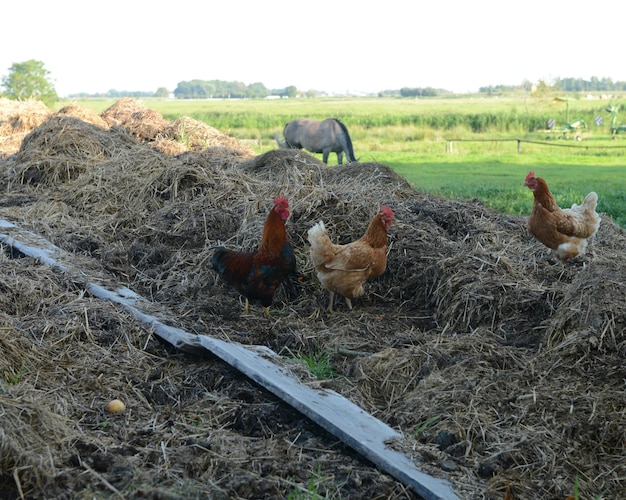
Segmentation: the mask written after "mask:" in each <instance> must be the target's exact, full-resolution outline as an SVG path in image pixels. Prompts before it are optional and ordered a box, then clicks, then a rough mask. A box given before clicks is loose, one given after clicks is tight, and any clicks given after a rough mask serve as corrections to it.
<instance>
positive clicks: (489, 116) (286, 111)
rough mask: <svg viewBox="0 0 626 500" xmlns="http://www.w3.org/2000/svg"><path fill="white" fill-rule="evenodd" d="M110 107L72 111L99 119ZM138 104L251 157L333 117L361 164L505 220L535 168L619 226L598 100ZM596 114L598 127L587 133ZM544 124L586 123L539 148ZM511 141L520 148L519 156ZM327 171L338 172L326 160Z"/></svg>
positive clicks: (624, 143)
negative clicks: (299, 125) (230, 142)
mask: <svg viewBox="0 0 626 500" xmlns="http://www.w3.org/2000/svg"><path fill="white" fill-rule="evenodd" d="M621 101H623V99H618V100H617V101H616V103H620V102H621ZM114 102H115V100H85V101H79V102H78V104H80V105H82V106H86V107H90V108H92V109H94V110H96V111H98V112H102V111H104V110H105V109H106V108H108V107H109V106H111V105H112V104H113V103H114ZM142 102H143V104H144V105H145V106H147V107H149V108H151V109H154V110H156V111H158V112H159V113H161V114H162V115H163V116H164V117H165V118H167V119H168V120H174V119H176V118H178V117H180V116H189V117H191V118H195V119H197V120H200V121H203V122H205V123H208V124H209V125H211V126H213V127H215V128H217V129H218V130H220V131H222V132H224V133H226V134H229V135H231V136H233V137H236V138H237V139H241V140H246V141H250V142H249V144H251V145H252V147H253V148H254V149H255V151H257V152H258V153H263V152H265V151H268V150H271V149H274V148H276V147H277V146H276V142H275V140H274V136H275V134H280V133H281V132H282V128H283V126H284V124H285V123H286V122H288V121H290V120H292V119H294V118H299V117H311V118H318V119H321V118H326V117H331V116H332V117H336V118H339V119H341V120H342V121H343V122H344V123H345V124H346V126H347V127H348V130H349V131H350V135H351V137H352V142H353V144H354V149H355V154H356V156H357V158H359V161H361V162H370V161H376V162H379V163H382V164H385V165H388V166H390V167H392V168H393V169H394V170H395V171H397V172H398V173H399V174H401V175H402V176H404V177H405V178H406V179H407V180H408V181H409V182H410V183H411V184H412V185H413V186H415V187H416V188H417V189H419V190H422V191H426V192H430V193H433V194H440V195H444V196H446V197H451V198H468V199H471V198H478V199H480V200H482V201H483V202H484V203H485V204H486V205H488V206H490V207H492V208H494V209H496V210H499V211H502V212H505V213H513V214H527V213H529V212H530V209H531V205H532V193H531V192H530V190H528V189H526V188H524V186H523V184H524V177H525V176H526V174H527V173H528V171H529V170H534V171H535V172H536V173H537V175H540V176H542V177H544V178H545V179H546V180H547V181H548V184H549V185H550V188H551V189H552V191H553V193H554V195H555V197H556V199H557V202H558V203H559V204H560V205H561V206H569V205H571V204H572V203H579V202H580V201H582V199H583V198H584V196H585V194H586V193H587V192H589V191H591V190H595V191H596V192H597V193H598V196H599V203H598V209H599V211H601V212H603V213H606V214H608V215H610V216H611V217H612V218H613V219H614V220H615V221H616V222H617V223H619V224H620V225H622V226H623V227H626V135H625V136H622V137H620V138H618V140H613V139H612V137H611V135H610V132H609V127H608V124H609V116H608V113H607V112H606V108H607V107H608V106H609V104H610V103H609V102H607V101H602V100H600V99H593V100H588V99H573V98H572V99H571V100H570V101H569V103H568V105H567V109H566V107H565V106H564V105H563V103H562V102H561V103H558V102H553V100H552V99H535V98H532V97H527V96H520V97H510V98H499V99H497V98H482V97H481V98H479V97H463V98H456V99H454V98H433V99H399V98H366V99H362V98H353V99H347V98H343V99H282V100H207V101H178V100H150V99H148V100H144V101H142ZM64 104H65V103H59V107H61V106H62V105H64ZM597 116H601V117H602V118H603V124H602V125H601V126H596V125H595V118H596V117H597ZM624 116H625V117H626V113H624ZM549 117H552V118H554V119H555V120H556V121H557V128H558V127H560V126H561V125H560V124H563V123H565V120H566V118H569V120H570V122H571V121H573V120H577V119H582V120H584V121H585V122H586V123H587V124H588V129H587V130H585V131H583V132H582V137H583V140H582V141H580V142H577V141H573V140H563V139H554V138H551V140H546V138H547V136H548V134H546V132H545V131H544V130H542V128H543V127H544V125H543V124H545V122H546V121H547V119H548V118H549ZM625 121H626V118H625ZM517 139H521V140H522V141H523V142H521V143H520V148H521V149H520V152H519V153H518V142H517ZM317 156H318V157H319V158H320V159H321V155H317ZM330 164H331V165H333V164H336V156H335V155H334V154H333V155H331V158H330Z"/></svg>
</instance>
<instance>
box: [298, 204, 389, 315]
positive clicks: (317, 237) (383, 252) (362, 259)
mask: <svg viewBox="0 0 626 500" xmlns="http://www.w3.org/2000/svg"><path fill="white" fill-rule="evenodd" d="M393 219H394V215H393V212H392V211H391V209H390V208H389V207H386V206H382V207H380V212H378V214H376V215H375V216H374V218H373V219H372V221H371V222H370V224H369V227H368V228H367V231H365V234H364V235H363V236H362V237H361V239H359V240H357V241H354V242H352V243H348V244H347V245H335V244H333V243H332V242H331V241H330V238H329V237H328V233H327V232H326V228H325V227H324V222H322V221H320V222H318V223H317V224H315V225H314V226H313V227H312V228H311V229H309V232H308V240H309V243H310V245H311V260H312V261H313V264H314V265H315V269H316V270H317V277H318V279H319V280H320V283H321V284H322V287H324V288H325V289H326V290H328V292H329V294H330V304H329V306H328V310H329V311H331V312H332V311H333V301H334V298H335V294H339V295H342V296H343V297H344V298H345V299H346V305H347V306H348V309H352V302H351V299H353V298H355V297H360V296H361V295H363V294H364V293H365V291H364V289H363V284H364V283H365V282H366V281H367V280H369V279H373V278H376V277H377V276H380V275H381V274H383V273H384V272H385V269H386V268H387V228H388V227H389V226H391V223H392V222H393Z"/></svg>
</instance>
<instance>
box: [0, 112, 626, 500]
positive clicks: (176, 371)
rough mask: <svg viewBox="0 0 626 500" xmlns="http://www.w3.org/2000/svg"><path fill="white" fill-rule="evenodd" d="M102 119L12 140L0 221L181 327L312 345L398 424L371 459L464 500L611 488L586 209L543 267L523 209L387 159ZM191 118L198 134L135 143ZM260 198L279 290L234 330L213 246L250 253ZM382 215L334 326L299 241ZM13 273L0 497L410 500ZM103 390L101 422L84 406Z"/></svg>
mask: <svg viewBox="0 0 626 500" xmlns="http://www.w3.org/2000/svg"><path fill="white" fill-rule="evenodd" d="M118 105H119V106H118V108H119V109H112V110H108V111H107V112H105V113H103V114H102V117H101V118H102V119H103V120H104V121H105V122H106V123H107V125H108V126H105V127H103V126H101V125H97V124H94V123H93V120H83V119H81V118H78V117H77V116H76V115H75V114H72V115H71V116H69V114H61V113H59V114H56V115H54V116H50V117H48V119H47V120H45V121H42V122H40V123H39V125H38V126H36V127H35V128H33V129H32V131H31V132H30V134H29V135H27V136H26V137H25V138H23V141H22V142H21V147H20V149H19V151H16V152H14V153H15V154H11V155H10V156H8V157H7V158H5V159H4V160H2V161H1V162H0V167H2V168H1V169H0V182H1V185H2V187H3V192H4V193H5V195H4V197H3V202H2V203H1V204H0V217H2V218H4V219H8V220H9V221H11V222H14V223H17V224H19V225H21V226H23V227H26V228H28V229H31V230H33V231H35V232H37V233H39V234H41V235H43V236H44V237H46V238H47V239H49V240H51V241H52V242H53V243H55V244H56V245H58V246H60V247H61V248H63V249H65V250H67V251H69V252H73V253H74V254H75V258H76V266H77V267H78V268H80V269H85V270H88V271H85V273H86V274H87V275H101V276H102V279H111V278H107V276H112V278H113V279H114V280H115V281H116V282H118V283H121V284H123V285H126V286H129V287H130V288H132V289H134V290H135V291H137V292H138V293H140V294H142V295H143V296H145V297H147V298H150V299H151V300H152V301H153V303H154V307H155V310H157V311H159V312H160V313H161V314H162V315H163V316H164V317H166V318H169V319H170V321H171V322H172V323H173V324H175V325H176V326H179V327H181V328H184V329H185V330H187V331H192V332H197V333H202V334H208V335H212V336H215V337H219V338H223V339H228V340H231V341H237V342H241V343H246V344H263V345H267V346H269V347H271V348H272V349H274V350H275V351H277V352H279V353H281V354H282V355H283V356H285V358H289V359H291V358H294V357H297V356H298V355H300V356H315V355H322V354H330V357H331V362H332V365H333V368H334V369H335V371H336V372H337V373H338V374H339V375H340V376H339V377H336V378H334V379H332V380H328V381H322V382H319V381H316V382H314V383H318V384H320V383H321V384H323V385H328V386H329V387H332V388H333V389H334V390H337V391H339V392H342V393H343V394H344V395H345V396H346V397H348V398H350V399H351V400H353V401H354V402H356V403H357V404H359V405H360V406H361V407H363V408H364V409H366V410H367V411H369V412H371V413H372V414H374V415H375V416H377V417H378V418H380V419H382V420H384V421H386V422H387V423H389V424H390V425H392V426H394V427H396V428H398V429H399V430H401V431H402V432H404V433H405V435H406V439H403V440H402V441H400V442H396V443H392V444H391V445H392V446H394V447H397V448H398V449H401V450H402V451H403V452H404V453H406V454H407V455H409V456H411V457H412V458H413V459H414V460H415V461H416V462H417V463H418V464H419V465H420V467H422V468H423V469H424V470H425V471H426V472H428V473H430V474H432V475H435V476H438V477H443V478H446V479H448V480H449V481H450V482H451V483H452V484H453V487H454V488H455V489H456V490H457V491H458V493H459V496H460V497H461V498H494V499H495V498H498V499H500V498H503V497H504V495H505V492H507V491H508V492H509V495H510V498H515V499H526V498H528V499H531V498H565V497H566V496H568V495H573V493H574V489H575V484H576V483H577V484H578V491H579V495H580V498H593V497H595V496H597V495H600V494H603V495H604V497H605V498H616V497H617V496H618V492H621V491H623V489H624V486H625V484H624V481H625V479H624V478H625V477H626V470H625V465H624V459H623V457H624V454H625V450H624V449H625V447H626V442H625V438H624V436H625V435H626V434H625V430H626V414H625V413H624V412H625V411H626V410H625V405H624V380H626V366H625V364H624V357H625V356H626V339H625V333H624V332H625V331H626V291H625V290H624V287H623V283H624V282H625V281H626V257H625V255H624V247H625V245H626V234H625V233H624V231H623V230H622V229H621V228H620V227H618V226H617V225H615V224H614V223H613V222H612V221H611V220H610V219H609V218H608V217H606V216H605V217H603V221H602V225H601V227H600V231H599V232H598V235H597V237H596V240H595V241H594V242H593V243H592V245H591V246H590V249H589V252H588V254H587V256H586V257H585V258H583V259H578V260H576V261H574V262H571V263H568V264H566V265H563V264H560V263H558V262H556V261H554V260H553V259H552V257H551V256H550V254H549V253H548V252H547V251H546V249H545V248H544V247H542V246H541V245H540V244H538V243H536V242H535V241H534V240H533V239H532V238H531V237H530V236H529V234H528V233H527V231H526V228H525V218H523V217H515V216H506V215H502V214H500V213H497V212H494V211H492V210H490V209H488V208H486V207H485V206H484V205H482V204H481V203H480V202H479V201H477V200H473V201H460V200H445V199H440V198H437V197H433V196H430V195H427V194H424V193H421V192H419V191H416V190H415V189H413V188H412V187H411V186H409V185H408V184H407V183H406V182H405V181H404V180H403V179H402V178H400V177H398V176H397V175H395V174H394V173H393V172H392V171H391V170H390V169H389V168H388V167H386V166H384V165H380V164H376V163H363V164H352V165H346V166H338V167H330V168H329V167H327V166H326V165H324V164H323V163H321V162H320V161H318V160H316V159H315V158H313V157H311V156H310V155H308V154H306V153H303V152H300V151H292V150H277V151H272V152H269V153H266V154H264V155H261V156H255V155H254V154H252V152H250V151H249V150H248V149H247V148H246V147H244V146H241V145H240V144H238V143H237V142H236V141H234V140H233V139H232V138H230V137H226V136H221V135H219V133H214V132H215V131H214V129H213V130H211V129H210V128H206V127H204V126H203V125H194V127H192V126H191V125H192V123H191V122H189V121H188V120H189V119H185V120H181V122H179V123H178V124H177V125H175V124H173V123H164V121H163V120H162V118H158V117H157V118H156V119H155V117H154V115H153V114H152V113H147V112H145V110H141V109H137V108H140V106H139V105H138V104H137V103H136V102H134V103H133V102H130V101H125V102H122V103H118ZM133 107H134V108H135V109H134V111H133ZM124 110H125V111H124ZM0 116H3V115H2V114H1V113H0ZM133 116H134V118H133ZM129 117H130V118H129ZM132 120H137V122H142V123H134V124H131V123H132ZM196 128H197V130H200V131H202V132H201V133H202V134H203V136H204V137H205V139H206V140H208V137H209V136H210V135H211V134H214V137H215V138H217V139H218V141H214V138H211V139H210V140H211V141H212V142H210V143H204V142H203V140H205V139H200V140H198V141H195V140H193V141H192V140H185V141H182V142H184V144H183V146H184V147H183V148H182V149H179V150H178V151H177V152H176V153H174V154H168V153H167V152H165V151H163V150H159V149H158V148H155V147H154V142H155V141H156V140H158V138H159V137H160V138H167V139H168V140H174V139H172V138H173V137H178V139H177V141H178V142H179V143H181V136H184V135H185V134H188V133H189V132H190V131H191V130H196ZM172 130H178V131H179V132H178V135H176V133H174V132H172ZM181 130H184V131H185V132H184V134H182V133H181V132H180V131H181ZM220 137H221V138H223V139H224V140H223V142H221V143H220V142H219V139H220ZM525 173H526V172H520V179H521V178H523V176H524V175H525ZM520 184H521V182H520ZM277 194H282V195H285V196H286V197H287V198H288V199H289V201H290V203H291V205H292V216H291V218H290V220H289V222H288V231H289V233H290V235H291V238H292V240H293V243H294V246H295V248H296V257H297V263H298V270H299V272H300V277H299V279H297V280H296V279H294V280H292V281H289V282H287V283H285V285H284V286H283V287H282V288H281V289H280V290H279V293H278V294H277V295H276V297H275V303H274V305H273V307H272V309H271V311H272V316H271V317H270V319H265V318H264V317H263V316H262V310H261V308H255V307H253V312H254V316H253V317H252V318H246V317H242V316H241V315H240V313H241V310H242V302H241V299H240V297H238V295H237V294H236V293H235V292H234V291H233V290H232V289H230V288H228V287H227V286H225V285H224V284H223V283H221V281H220V280H219V279H217V278H216V276H215V273H214V272H213V271H212V270H211V269H210V266H209V264H208V260H209V257H210V254H211V250H210V247H211V246H213V245H215V244H226V245H228V246H231V247H234V248H241V249H251V248H253V247H254V246H255V245H256V244H257V243H258V241H259V239H260V235H261V231H262V226H263V222H264V219H265V216H266V214H267V211H268V210H269V208H270V204H271V199H272V198H273V197H274V196H276V195H277ZM520 195H522V188H521V187H520ZM380 204H386V205H389V206H390V207H391V208H392V209H393V210H394V212H395V214H396V222H395V223H394V225H393V226H392V228H391V230H390V251H389V259H388V270H387V272H386V273H385V274H384V275H383V276H381V277H380V278H378V279H377V280H375V281H373V282H371V283H370V284H369V285H368V287H367V293H366V296H365V297H363V298H360V299H358V300H355V301H353V304H354V310H353V311H351V312H349V311H347V310H346V309H345V308H344V307H342V305H341V304H340V303H339V302H338V304H337V309H338V310H337V312H336V313H334V314H332V315H329V314H328V313H327V311H326V309H325V308H326V306H327V301H328V296H327V295H326V294H325V293H324V292H323V291H322V290H321V289H320V287H319V284H318V282H317V279H316V277H315V275H314V272H313V269H312V267H311V265H310V263H309V260H308V255H307V252H308V249H307V245H306V232H307V230H308V228H309V227H310V226H311V225H312V224H313V223H315V222H317V221H318V220H320V219H323V220H324V221H325V223H326V225H327V227H328V228H329V231H330V233H331V237H332V238H333V239H334V240H335V241H338V242H341V243H345V242H348V241H350V240H353V239H355V238H358V237H360V236H361V234H362V233H363V231H364V230H365V228H366V227H367V224H368V222H369V220H370V218H371V217H372V216H373V215H374V213H375V212H376V210H377V209H378V207H379V205H380ZM529 208H530V201H529ZM18 257H19V255H14V254H11V252H9V251H7V252H5V253H4V254H3V255H2V258H0V268H2V276H3V280H2V284H1V286H2V294H0V328H1V332H0V344H1V349H2V352H3V356H2V358H1V359H0V374H2V378H1V379H0V380H1V382H0V411H1V412H2V414H3V425H2V428H1V430H0V451H1V453H0V456H2V462H1V463H2V470H1V471H0V489H2V491H7V492H10V495H9V496H8V497H10V498H19V497H20V495H23V496H24V497H29V498H44V497H46V498H49V497H55V496H62V495H63V494H64V493H65V492H67V491H74V492H77V493H78V492H80V494H81V495H90V496H98V495H100V496H102V495H108V494H111V493H114V494H116V495H118V496H123V497H130V496H142V495H147V496H153V497H155V498H189V497H192V498H199V497H203V496H204V497H207V496H208V497H215V498H286V497H287V496H288V495H289V494H294V492H299V493H307V492H308V493H310V492H311V490H312V489H314V490H315V491H316V492H317V493H318V494H320V495H325V496H326V497H329V498H364V497H367V498H415V495H414V494H413V493H412V492H410V491H407V490H406V488H404V487H403V486H402V485H401V484H400V483H398V482H396V481H394V480H392V479H390V478H389V477H388V476H386V475H384V474H381V473H379V472H378V471H376V470H375V469H373V468H372V467H371V465H370V464H368V463H367V462H364V461H363V460H361V459H360V458H359V457H358V456H356V455H355V454H354V453H352V452H351V451H350V450H347V449H346V448H345V447H343V446H341V445H340V444H338V443H337V441H336V439H335V438H333V437H331V436H328V435H327V434H325V433H324V432H322V431H321V430H320V429H319V428H317V427H316V426H315V425H313V424H311V423H310V422H309V421H308V420H306V419H303V418H302V417H301V416H299V415H298V414H297V413H295V412H294V411H293V410H291V409H290V408H289V407H287V406H286V405H284V404H282V403H281V402H279V401H277V400H276V399H275V398H273V397H272V396H270V395H268V394H266V393H265V392H264V391H262V390H260V389H259V388H258V387H256V386H255V385H254V384H253V383H251V382H249V381H248V380H246V379H244V378H243V377H241V376H240V375H238V374H237V373H236V372H234V370H232V369H231V368H229V367H227V366H225V365H223V364H222V363H221V362H218V361H217V360H215V359H214V358H212V357H209V356H199V357H196V356H194V355H190V354H184V353H179V352H176V351H174V350H173V349H172V348H170V347H168V346H167V345H164V344H163V343H162V342H159V341H158V339H156V338H154V336H153V335H151V334H150V333H149V332H146V331H145V330H143V329H142V328H141V327H140V325H138V324H137V323H136V321H135V320H134V319H132V318H130V317H129V316H128V315H127V314H126V313H124V312H123V311H119V310H117V309H116V308H115V307H114V306H112V305H111V304H109V303H107V302H104V301H101V300H98V299H96V298H94V297H91V296H89V294H88V293H86V292H85V289H84V285H83V283H82V282H81V280H80V278H79V277H76V276H71V275H69V274H68V275H66V274H62V273H58V272H54V271H51V270H50V269H47V268H46V267H45V266H43V265H41V264H39V263H38V262H36V261H33V260H31V259H27V258H18ZM291 363H292V364H293V371H294V373H302V372H303V370H302V368H301V366H302V365H300V364H298V362H297V361H295V360H292V361H291ZM301 376H303V378H304V379H305V380H306V381H307V383H313V382H312V381H311V380H310V377H309V376H306V375H301ZM114 397H117V398H120V399H122V400H123V401H125V403H126V410H125V411H124V412H123V413H121V414H108V413H107V412H106V411H104V406H105V404H106V402H107V401H108V400H110V399H113V398H114Z"/></svg>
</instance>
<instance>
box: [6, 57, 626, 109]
mask: <svg viewBox="0 0 626 500" xmlns="http://www.w3.org/2000/svg"><path fill="white" fill-rule="evenodd" d="M49 76H50V72H49V71H48V70H46V69H45V67H44V63H43V62H41V61H36V60H34V59H31V60H29V61H25V62H22V63H14V64H13V65H12V66H11V67H10V68H9V73H8V75H6V76H3V77H2V81H1V83H2V87H3V91H2V92H0V96H3V97H8V98H10V99H30V98H36V99H39V100H41V101H42V102H44V103H45V104H47V105H49V104H52V103H54V102H56V101H57V100H58V95H57V93H56V90H55V88H54V85H53V83H52V82H51V80H50V77H49ZM519 91H525V92H533V93H536V94H537V95H546V94H548V93H550V92H553V91H562V92H626V82H620V81H617V82H614V81H613V80H612V79H611V78H598V77H595V76H593V77H591V79H590V80H584V79H582V78H557V79H555V80H554V82H553V84H548V83H547V82H545V81H543V80H542V81H539V83H538V84H536V85H535V84H532V83H531V82H529V81H524V82H522V84H521V85H519V86H512V85H496V86H492V85H490V86H487V87H481V88H480V89H479V92H480V93H486V94H489V95H494V94H496V95H497V94H503V93H505V92H519ZM323 94H324V92H320V91H315V90H310V91H308V92H307V93H306V94H304V96H306V97H315V96H317V95H323ZM440 94H450V92H449V91H447V90H444V89H435V88H432V87H415V88H411V87H402V88H401V89H399V90H384V91H381V92H379V94H378V95H379V96H381V97H382V96H400V97H437V96H438V95H440ZM171 95H173V96H174V97H175V98H176V99H211V98H214V99H229V98H232V99H246V98H247V99H264V98H268V97H272V96H273V97H277V98H278V97H297V96H301V95H302V93H300V92H299V91H298V89H297V87H295V86H293V85H291V86H288V87H285V88H284V89H268V88H267V87H266V86H265V85H263V84H262V83H260V82H257V83H252V84H250V85H246V84H244V83H242V82H237V81H233V82H228V81H224V80H191V81H183V82H179V83H178V85H177V86H176V88H175V89H174V91H173V92H170V90H168V89H166V88H165V87H159V88H158V89H157V90H156V92H144V91H117V90H109V91H108V92H105V93H102V94H100V93H99V94H87V93H79V94H72V95H70V96H68V97H71V98H88V97H108V98H122V97H135V98H141V97H160V98H167V97H170V96H171Z"/></svg>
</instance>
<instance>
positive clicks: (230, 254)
mask: <svg viewBox="0 0 626 500" xmlns="http://www.w3.org/2000/svg"><path fill="white" fill-rule="evenodd" d="M288 218H289V203H288V202H287V200H286V199H285V198H283V197H282V196H279V197H278V198H276V199H275V200H274V207H273V208H272V210H270V213H269V214H268V216H267V219H266V221H265V226H264V228H263V237H262V239H261V244H260V245H259V248H258V250H256V251H254V252H239V251H236V250H229V249H226V248H223V247H217V249H216V250H215V252H214V253H213V255H212V256H211V264H212V266H213V269H215V270H216V271H217V273H218V274H219V275H220V276H221V278H222V279H223V280H224V281H225V282H226V283H228V284H229V285H231V286H232V287H233V288H235V290H237V291H238V292H239V293H240V294H241V295H243V296H244V297H245V299H246V305H245V308H244V314H246V315H247V314H248V313H249V305H250V301H258V302H260V303H261V305H262V306H263V307H264V308H265V315H266V316H269V306H270V305H271V304H272V301H273V300H274V293H275V292H276V289H277V288H278V286H279V285H280V284H281V283H282V282H283V281H284V280H285V279H286V278H287V277H288V276H289V275H290V274H292V273H295V270H296V258H295V255H294V252H293V247H292V245H291V242H290V241H289V237H288V236H287V231H286V230H285V221H286V220H287V219H288Z"/></svg>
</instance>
